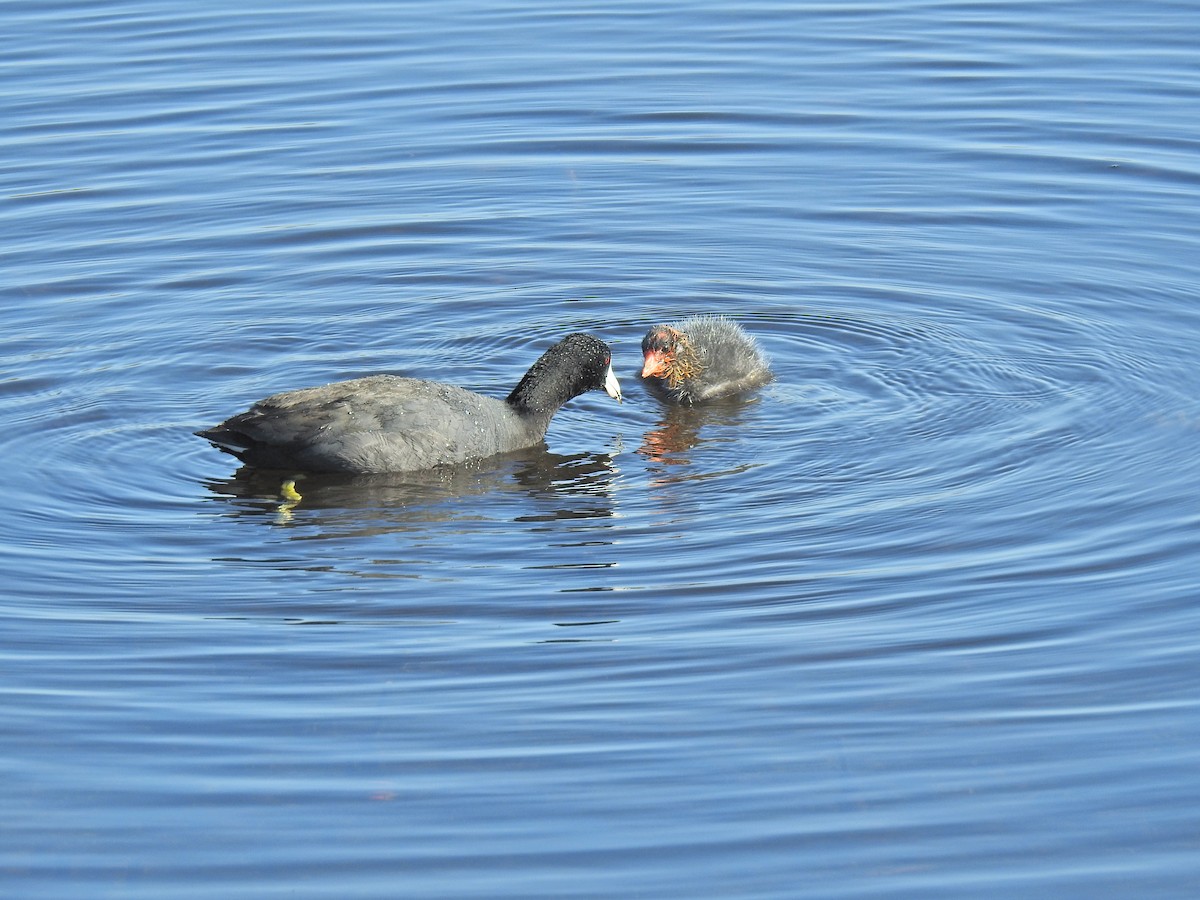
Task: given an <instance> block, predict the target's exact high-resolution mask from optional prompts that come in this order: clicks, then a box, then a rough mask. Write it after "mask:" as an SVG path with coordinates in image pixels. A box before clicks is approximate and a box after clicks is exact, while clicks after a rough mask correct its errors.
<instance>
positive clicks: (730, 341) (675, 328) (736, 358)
mask: <svg viewBox="0 0 1200 900" xmlns="http://www.w3.org/2000/svg"><path fill="white" fill-rule="evenodd" d="M642 356H643V359H644V365H643V367H642V377H643V378H645V379H647V381H648V383H649V384H650V385H651V386H652V387H653V388H654V389H655V390H657V391H658V393H659V394H660V395H661V396H662V397H664V398H665V399H667V400H669V401H671V402H672V403H680V404H684V405H691V404H693V403H699V402H701V401H704V400H716V399H718V398H720V397H728V396H730V395H732V394H740V393H742V392H743V391H748V390H750V389H751V388H756V387H758V386H759V385H763V384H766V383H767V382H768V381H770V380H771V367H770V364H769V363H768V361H767V357H766V354H764V353H763V352H762V350H760V349H759V347H758V342H757V341H755V340H754V338H752V337H751V336H750V335H748V334H746V332H745V331H744V330H743V329H742V327H741V326H740V325H738V324H737V323H735V322H732V321H730V320H729V319H727V318H725V317H724V316H692V317H691V318H689V319H684V320H683V321H682V322H676V323H675V324H673V325H655V326H654V327H653V328H651V329H650V330H649V331H647V332H646V336H645V337H644V338H642Z"/></svg>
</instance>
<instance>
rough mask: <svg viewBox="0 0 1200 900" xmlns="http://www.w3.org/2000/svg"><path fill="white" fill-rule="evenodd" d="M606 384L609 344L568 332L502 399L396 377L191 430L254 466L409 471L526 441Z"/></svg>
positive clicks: (264, 406) (616, 389)
mask: <svg viewBox="0 0 1200 900" xmlns="http://www.w3.org/2000/svg"><path fill="white" fill-rule="evenodd" d="M599 388H603V389H604V390H605V391H606V392H607V393H608V395H609V396H610V397H612V398H613V399H615V400H618V401H619V400H620V399H621V386H620V385H619V384H618V383H617V379H616V376H615V375H613V371H612V351H610V350H609V348H608V345H607V344H605V343H604V342H603V341H601V340H600V339H599V338H595V337H592V336H591V335H589V334H570V335H567V336H566V337H565V338H563V339H562V340H561V341H559V342H558V343H557V344H555V345H554V346H553V347H551V348H550V349H549V350H547V351H546V352H545V353H543V354H542V356H541V358H540V359H539V360H538V361H537V362H535V363H534V364H533V365H532V366H531V367H530V369H529V371H528V372H526V373H525V377H524V378H522V379H521V381H520V383H519V384H518V385H517V386H516V387H515V388H513V392H512V393H511V394H509V395H508V398H507V399H505V400H497V399H495V398H493V397H485V396H483V395H482V394H476V393H474V392H473V391H468V390H465V389H464V388H460V387H454V386H453V385H449V384H440V383H439V382H436V381H422V380H420V379H417V378H400V377H398V376H396V375H371V376H368V377H366V378H355V379H353V380H351V381H339V382H335V383H334V384H326V385H323V386H322V387H314V388H307V389H304V390H299V391H289V392H287V393H283V394H275V395H273V396H271V397H267V398H266V399H265V400H260V401H258V403H256V404H254V406H252V407H251V408H250V409H249V410H248V411H246V412H244V413H239V414H238V415H236V416H233V417H232V418H230V419H226V420H225V421H224V422H222V423H221V424H220V425H217V426H216V427H215V428H209V429H207V430H205V431H197V432H196V434H198V435H199V436H200V437H202V438H206V439H207V440H209V441H211V442H212V443H213V444H214V445H216V446H217V447H219V448H220V449H222V450H224V451H226V452H228V453H232V454H233V455H234V456H236V457H238V458H239V459H240V460H242V462H244V463H246V464H247V465H251V466H261V467H263V468H273V469H293V470H299V471H304V472H353V473H378V472H408V471H413V470H416V469H430V468H433V467H434V466H439V465H442V464H445V463H460V462H464V461H466V460H471V459H482V458H484V457H487V456H492V455H494V454H496V453H506V452H508V451H510V450H519V449H521V448H522V447H529V446H532V445H534V444H536V443H538V442H539V441H541V440H542V438H543V437H545V435H546V428H547V427H549V425H550V419H551V418H552V417H553V416H554V413H555V412H557V411H558V408H559V407H560V406H562V405H563V404H564V403H566V402H567V401H568V400H570V399H571V398H572V397H578V396H579V395H580V394H582V393H584V392H585V391H590V390H595V389H599Z"/></svg>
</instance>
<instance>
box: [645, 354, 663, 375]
mask: <svg viewBox="0 0 1200 900" xmlns="http://www.w3.org/2000/svg"><path fill="white" fill-rule="evenodd" d="M644 362H645V364H644V365H643V366H642V377H643V378H649V377H651V376H652V375H662V374H663V373H664V372H666V371H667V362H668V358H667V353H666V351H665V350H647V351H646V356H645V359H644Z"/></svg>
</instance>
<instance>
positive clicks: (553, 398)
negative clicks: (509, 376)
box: [504, 346, 579, 423]
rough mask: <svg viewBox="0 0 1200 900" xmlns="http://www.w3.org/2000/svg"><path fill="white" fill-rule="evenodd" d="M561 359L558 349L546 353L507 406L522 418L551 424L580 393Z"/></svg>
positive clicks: (554, 348)
mask: <svg viewBox="0 0 1200 900" xmlns="http://www.w3.org/2000/svg"><path fill="white" fill-rule="evenodd" d="M561 356H562V354H561V352H559V348H558V347H557V346H555V347H551V348H550V349H549V350H547V351H546V352H545V353H543V354H542V356H541V358H540V359H539V360H538V361H537V362H535V363H534V364H533V365H532V366H531V367H530V369H529V371H528V372H526V373H525V377H524V378H522V379H521V380H520V382H519V383H518V384H517V386H516V387H515V388H513V390H512V393H511V394H509V395H508V397H507V398H506V399H505V401H504V402H505V403H507V404H508V405H509V406H511V407H512V408H513V409H514V410H515V411H516V412H517V413H518V414H520V415H521V417H522V418H526V419H533V420H542V419H544V420H545V421H546V422H547V423H548V422H549V421H550V418H551V416H553V415H554V414H555V413H556V412H557V411H558V408H559V407H560V406H562V405H563V404H564V403H566V402H567V401H568V400H570V399H571V398H572V397H574V396H575V395H576V394H578V393H579V390H578V389H576V386H575V384H574V379H573V377H572V373H571V372H570V371H569V370H566V369H564V365H565V364H566V362H567V361H566V360H564V359H561V358H560V357H561Z"/></svg>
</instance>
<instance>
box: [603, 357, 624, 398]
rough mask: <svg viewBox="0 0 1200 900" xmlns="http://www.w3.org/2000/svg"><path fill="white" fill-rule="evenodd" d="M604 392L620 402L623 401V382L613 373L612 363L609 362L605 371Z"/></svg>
mask: <svg viewBox="0 0 1200 900" xmlns="http://www.w3.org/2000/svg"><path fill="white" fill-rule="evenodd" d="M604 393H606V394H608V396H610V397H612V398H613V399H614V400H616V401H617V402H618V403H620V402H621V383H620V382H619V381H617V376H616V375H614V374H613V370H612V364H611V363H610V364H609V367H608V371H607V372H605V373H604Z"/></svg>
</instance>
